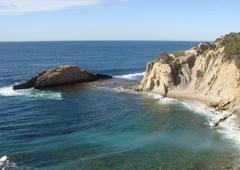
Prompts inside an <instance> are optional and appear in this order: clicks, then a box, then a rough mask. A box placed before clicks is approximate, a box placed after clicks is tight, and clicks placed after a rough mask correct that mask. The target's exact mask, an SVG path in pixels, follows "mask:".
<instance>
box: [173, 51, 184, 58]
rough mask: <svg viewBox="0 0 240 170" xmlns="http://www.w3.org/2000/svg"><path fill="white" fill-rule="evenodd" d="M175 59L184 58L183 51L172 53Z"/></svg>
mask: <svg viewBox="0 0 240 170" xmlns="http://www.w3.org/2000/svg"><path fill="white" fill-rule="evenodd" d="M174 56H175V57H181V56H185V51H177V52H175V53H174Z"/></svg>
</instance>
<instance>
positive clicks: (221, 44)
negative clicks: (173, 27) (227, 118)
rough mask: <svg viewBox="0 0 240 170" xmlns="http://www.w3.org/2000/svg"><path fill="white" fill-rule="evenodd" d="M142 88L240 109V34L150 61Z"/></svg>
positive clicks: (217, 106) (224, 107)
mask: <svg viewBox="0 0 240 170" xmlns="http://www.w3.org/2000/svg"><path fill="white" fill-rule="evenodd" d="M139 90H141V91H150V92H153V93H158V94H161V95H163V96H168V97H174V98H184V99H190V100H200V101H202V102H205V103H208V104H209V105H210V106H212V107H215V108H216V109H218V110H236V109H238V107H239V105H240V33H230V34H227V35H225V36H223V37H221V38H218V39H217V40H216V41H214V42H213V43H200V44H198V45H197V46H195V47H193V48H191V49H189V50H186V51H180V52H176V53H175V54H166V53H164V54H160V55H159V57H158V58H157V59H156V60H154V61H151V62H149V63H148V64H147V69H146V73H145V75H144V78H143V80H142V82H141V84H140V85H139Z"/></svg>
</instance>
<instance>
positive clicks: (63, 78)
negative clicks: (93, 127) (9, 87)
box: [13, 65, 112, 90]
mask: <svg viewBox="0 0 240 170" xmlns="http://www.w3.org/2000/svg"><path fill="white" fill-rule="evenodd" d="M110 78H112V76H109V75H105V74H93V73H89V72H87V71H85V70H81V69H80V68H79V67H77V66H74V65H61V66H58V67H56V68H55V69H53V70H47V71H43V72H41V73H39V74H38V75H37V76H36V77H33V78H32V79H30V80H28V81H26V82H24V83H22V84H18V85H15V86H13V89H14V90H19V89H29V88H35V89H45V88H50V87H56V86H63V85H71V84H75V83H87V82H93V81H98V80H104V79H110Z"/></svg>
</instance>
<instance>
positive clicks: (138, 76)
mask: <svg viewBox="0 0 240 170" xmlns="http://www.w3.org/2000/svg"><path fill="white" fill-rule="evenodd" d="M144 74H145V72H142V73H130V74H124V75H121V76H114V77H115V78H120V79H128V80H140V79H141V78H142V77H143V76H144Z"/></svg>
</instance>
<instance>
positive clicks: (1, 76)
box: [0, 41, 240, 170]
mask: <svg viewBox="0 0 240 170" xmlns="http://www.w3.org/2000/svg"><path fill="white" fill-rule="evenodd" d="M196 43H197V42H167V41H166V42H165V41H153V42H151V41H80V42H77V41H76V42H18V43H14V42H11V43H0V169H16V170H31V169H44V170H45V169H47V170H62V169H66V170H75V169H76V170H77V169H82V170H155V169H156V170H157V169H159V170H187V169H199V170H200V169H201V170H209V169H213V170H220V169H225V168H226V167H227V168H228V167H229V166H230V165H232V164H233V163H234V162H237V161H239V160H238V159H239V158H240V155H239V153H240V151H239V145H237V144H235V143H234V142H233V141H232V140H230V139H228V138H227V137H226V136H225V135H223V134H222V133H220V132H219V131H218V130H216V129H214V128H211V127H210V126H209V120H208V118H207V117H206V116H204V114H202V113H201V111H199V110H198V109H196V108H195V107H190V106H188V105H187V104H183V103H181V102H179V101H176V100H171V99H165V100H161V101H159V100H156V98H157V96H156V95H147V94H141V93H134V92H131V91H126V90H124V89H123V88H122V87H123V86H125V85H129V84H136V83H138V82H139V81H140V80H141V78H142V75H143V72H144V70H145V68H146V64H147V62H148V61H150V60H153V59H155V58H156V56H157V55H158V54H159V53H161V52H168V53H173V52H174V51H178V50H184V49H188V48H190V47H192V46H193V45H195V44H196ZM61 64H75V65H77V66H79V67H81V68H83V69H86V70H88V71H91V72H95V73H106V74H110V75H113V76H114V77H115V78H113V79H112V80H107V81H102V82H96V83H91V84H89V85H88V86H86V85H85V86H82V85H75V86H70V87H67V88H64V89H63V88H59V89H56V90H54V91H39V90H33V89H29V90H20V91H13V90H12V89H11V88H12V85H14V84H16V83H19V82H23V81H24V80H27V79H29V78H31V77H33V76H34V75H36V74H37V73H38V72H40V71H43V70H45V69H50V68H54V67H55V66H57V65H61Z"/></svg>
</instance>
